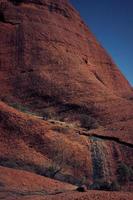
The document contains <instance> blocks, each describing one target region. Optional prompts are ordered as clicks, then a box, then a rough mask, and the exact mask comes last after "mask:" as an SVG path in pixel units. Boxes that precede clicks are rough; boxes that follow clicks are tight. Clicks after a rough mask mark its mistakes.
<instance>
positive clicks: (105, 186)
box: [89, 180, 120, 191]
mask: <svg viewBox="0 0 133 200" xmlns="http://www.w3.org/2000/svg"><path fill="white" fill-rule="evenodd" d="M89 188H90V189H92V190H105V191H119V190H120V185H119V183H118V182H117V181H113V182H107V181H104V180H96V181H95V182H94V183H93V184H92V185H90V187H89Z"/></svg>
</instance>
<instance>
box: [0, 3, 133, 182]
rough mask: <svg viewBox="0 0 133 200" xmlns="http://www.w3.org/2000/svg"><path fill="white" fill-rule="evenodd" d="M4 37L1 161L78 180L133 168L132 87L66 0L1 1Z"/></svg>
mask: <svg viewBox="0 0 133 200" xmlns="http://www.w3.org/2000/svg"><path fill="white" fill-rule="evenodd" d="M0 38H1V40H0V99H1V103H0V123H1V126H0V165H1V166H3V167H7V168H14V169H19V170H25V171H30V172H32V173H36V174H39V175H43V176H49V177H51V178H55V179H58V180H61V181H65V182H69V183H72V184H81V183H82V184H85V183H86V184H90V183H92V182H93V181H94V180H97V179H104V180H106V181H112V180H114V179H116V170H117V167H118V165H119V163H120V162H124V163H125V164H126V165H128V166H130V168H131V167H132V166H133V161H132V155H133V150H132V147H133V144H132V143H133V136H132V131H133V112H132V111H133V88H132V87H131V86H130V84H129V83H128V81H127V80H126V79H125V77H124V76H123V75H122V73H121V72H120V70H119V69H118V67H117V66H116V65H115V63H114V62H113V60H112V58H111V57H110V56H109V55H108V54H107V52H106V50H105V49H104V48H103V47H102V46H101V44H99V42H98V41H97V40H96V38H95V36H94V35H93V34H92V33H91V32H90V30H89V29H88V28H87V26H86V25H85V24H84V22H83V21H82V19H81V18H80V15H79V13H78V12H77V11H76V10H75V9H74V8H73V7H72V6H71V5H70V3H68V1H67V0H20V1H17V0H1V1H0ZM42 118H43V120H42ZM86 123H87V126H86ZM81 126H82V127H81ZM10 170H11V169H10ZM50 170H53V171H54V172H55V173H53V171H52V172H51V171H50ZM26 173H27V172H26ZM9 175H10V174H9ZM84 182H85V183H84Z"/></svg>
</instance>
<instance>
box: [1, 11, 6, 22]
mask: <svg viewBox="0 0 133 200" xmlns="http://www.w3.org/2000/svg"><path fill="white" fill-rule="evenodd" d="M0 22H3V23H5V17H4V14H3V13H2V12H1V11H0Z"/></svg>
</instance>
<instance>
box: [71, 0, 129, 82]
mask: <svg viewBox="0 0 133 200" xmlns="http://www.w3.org/2000/svg"><path fill="white" fill-rule="evenodd" d="M70 2H71V3H72V4H73V5H74V7H75V8H77V10H78V11H79V12H80V15H81V16H82V18H83V19H84V21H85V22H86V24H87V25H88V26H89V28H90V29H91V31H92V32H93V33H94V34H95V36H96V37H97V39H98V40H99V41H100V42H101V44H102V45H103V47H104V48H105V49H106V50H107V51H108V53H109V54H110V55H111V56H112V58H113V60H114V61H115V63H116V64H117V65H118V67H119V68H120V69H121V71H122V72H123V74H124V75H125V76H126V78H127V79H128V80H129V82H130V83H131V84H132V85H133V0H70Z"/></svg>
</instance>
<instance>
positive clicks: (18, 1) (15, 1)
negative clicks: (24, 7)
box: [8, 0, 25, 6]
mask: <svg viewBox="0 0 133 200" xmlns="http://www.w3.org/2000/svg"><path fill="white" fill-rule="evenodd" d="M8 1H10V2H12V3H13V4H14V5H16V6H17V5H19V4H21V3H23V2H25V0H8Z"/></svg>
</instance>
